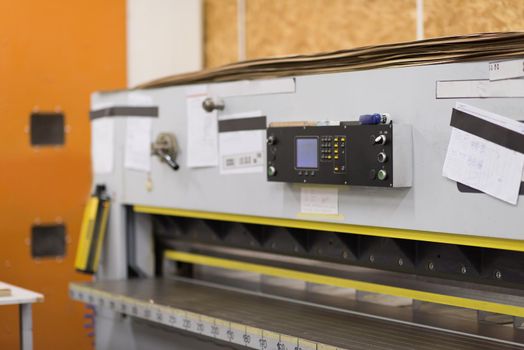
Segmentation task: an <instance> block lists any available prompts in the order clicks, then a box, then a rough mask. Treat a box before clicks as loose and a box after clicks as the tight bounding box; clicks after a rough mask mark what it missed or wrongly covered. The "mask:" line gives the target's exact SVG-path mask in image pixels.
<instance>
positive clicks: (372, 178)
mask: <svg viewBox="0 0 524 350" xmlns="http://www.w3.org/2000/svg"><path fill="white" fill-rule="evenodd" d="M376 176H377V171H376V170H375V169H371V170H370V171H369V179H370V180H374V179H375V177H376Z"/></svg>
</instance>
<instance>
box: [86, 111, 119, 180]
mask: <svg viewBox="0 0 524 350" xmlns="http://www.w3.org/2000/svg"><path fill="white" fill-rule="evenodd" d="M114 122H115V121H114V119H113V118H99V119H95V120H93V121H91V161H92V167H93V172H94V173H95V174H107V173H111V172H113V163H114Z"/></svg>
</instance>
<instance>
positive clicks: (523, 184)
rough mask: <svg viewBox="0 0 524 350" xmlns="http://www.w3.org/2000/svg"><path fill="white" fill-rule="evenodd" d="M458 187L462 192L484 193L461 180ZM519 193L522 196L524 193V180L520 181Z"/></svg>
mask: <svg viewBox="0 0 524 350" xmlns="http://www.w3.org/2000/svg"><path fill="white" fill-rule="evenodd" d="M457 189H458V190H459V192H462V193H484V192H482V191H480V190H477V189H476V188H473V187H469V186H468V185H464V184H463V183H461V182H457ZM519 195H521V196H522V195H524V181H523V182H521V183H520V188H519Z"/></svg>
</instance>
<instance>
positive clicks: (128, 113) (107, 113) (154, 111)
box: [89, 106, 158, 119]
mask: <svg viewBox="0 0 524 350" xmlns="http://www.w3.org/2000/svg"><path fill="white" fill-rule="evenodd" d="M102 117H158V107H156V106H148V107H138V106H114V107H108V108H103V109H97V110H94V111H91V112H89V118H91V119H97V118H102Z"/></svg>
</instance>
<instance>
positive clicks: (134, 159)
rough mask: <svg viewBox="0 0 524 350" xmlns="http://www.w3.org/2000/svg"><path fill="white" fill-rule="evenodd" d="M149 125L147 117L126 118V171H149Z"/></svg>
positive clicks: (150, 119)
mask: <svg viewBox="0 0 524 350" xmlns="http://www.w3.org/2000/svg"><path fill="white" fill-rule="evenodd" d="M151 123H152V118H149V117H128V118H127V120H126V147H125V156H124V166H125V167H126V168H128V169H134V170H140V171H151Z"/></svg>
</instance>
